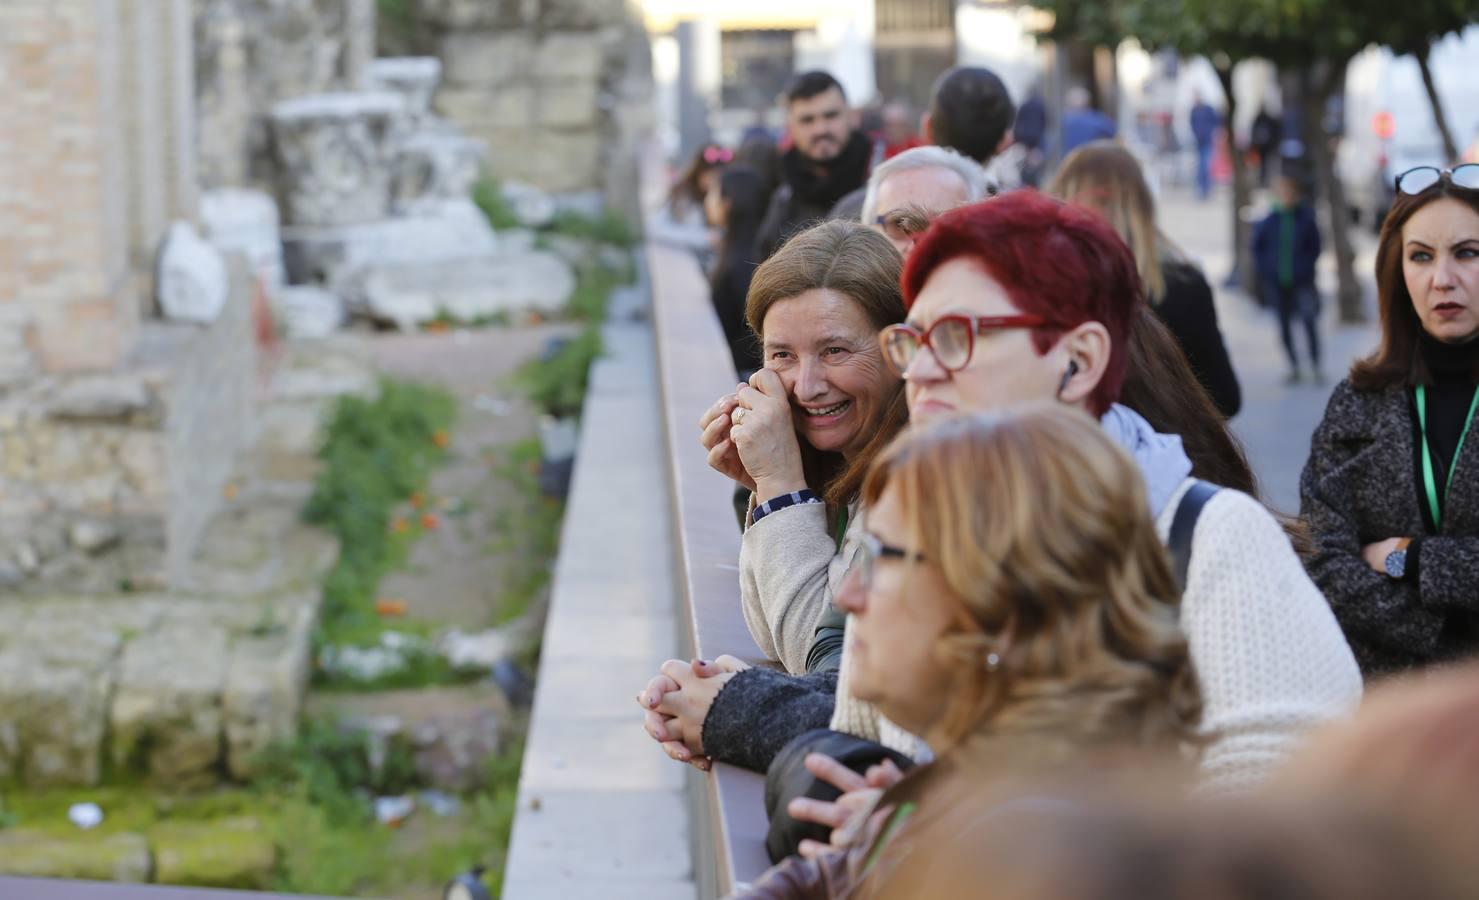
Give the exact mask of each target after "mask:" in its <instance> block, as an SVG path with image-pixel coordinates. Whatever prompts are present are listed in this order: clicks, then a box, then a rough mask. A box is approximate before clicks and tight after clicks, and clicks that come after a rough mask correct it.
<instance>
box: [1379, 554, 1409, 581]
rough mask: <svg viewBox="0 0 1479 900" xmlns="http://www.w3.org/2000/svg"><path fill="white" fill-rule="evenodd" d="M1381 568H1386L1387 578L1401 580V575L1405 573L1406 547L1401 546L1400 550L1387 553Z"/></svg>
mask: <svg viewBox="0 0 1479 900" xmlns="http://www.w3.org/2000/svg"><path fill="white" fill-rule="evenodd" d="M1382 568H1384V569H1386V570H1387V577H1388V578H1391V579H1394V580H1397V581H1400V580H1402V576H1403V575H1406V574H1407V548H1406V547H1403V548H1402V549H1401V550H1393V551H1392V552H1391V553H1388V554H1387V560H1386V562H1385V563H1384V564H1383V565H1382Z"/></svg>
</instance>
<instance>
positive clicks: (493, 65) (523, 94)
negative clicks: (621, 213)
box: [415, 0, 652, 212]
mask: <svg viewBox="0 0 1479 900" xmlns="http://www.w3.org/2000/svg"><path fill="white" fill-rule="evenodd" d="M415 13H416V16H417V20H416V22H415V40H416V42H417V43H418V44H420V45H421V49H422V51H423V52H428V53H431V54H433V55H435V56H438V57H439V58H440V59H441V60H442V64H443V82H442V87H441V89H440V91H439V92H438V93H437V97H436V108H437V111H438V112H440V113H441V114H442V115H445V116H446V117H448V118H449V119H452V120H453V121H454V122H456V123H458V124H459V125H461V126H462V127H463V128H465V129H466V130H467V131H468V133H469V134H471V135H472V136H473V137H476V138H480V139H482V140H484V141H486V142H487V144H488V148H489V151H490V157H489V160H490V163H491V166H490V167H491V169H492V172H493V174H494V175H496V176H497V177H498V178H500V179H505V180H511V181H523V182H528V183H530V184H534V185H536V186H538V187H541V188H543V189H545V190H548V191H555V192H562V193H563V192H575V191H599V192H602V193H603V194H604V195H605V196H606V199H607V202H608V204H611V205H614V206H615V207H616V208H617V209H621V210H631V211H633V212H634V211H635V203H636V197H635V187H636V183H637V178H636V167H635V154H636V146H637V143H638V141H639V140H640V137H641V136H642V135H644V134H645V133H646V132H647V131H649V130H650V128H651V123H652V110H651V94H652V73H651V55H650V50H649V48H648V43H647V35H646V32H645V30H644V29H643V26H642V23H641V19H640V16H639V15H638V14H637V13H636V11H635V10H634V9H632V8H631V7H630V6H629V5H627V4H626V3H625V2H624V0H419V2H418V3H417V4H415Z"/></svg>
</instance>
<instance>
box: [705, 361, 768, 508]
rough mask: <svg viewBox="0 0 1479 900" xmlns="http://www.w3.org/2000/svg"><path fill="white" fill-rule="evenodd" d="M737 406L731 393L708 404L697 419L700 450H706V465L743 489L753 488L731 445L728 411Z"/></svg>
mask: <svg viewBox="0 0 1479 900" xmlns="http://www.w3.org/2000/svg"><path fill="white" fill-rule="evenodd" d="M740 387H744V385H740ZM736 390H737V389H736ZM738 405H739V400H738V398H737V397H736V396H735V395H734V394H725V395H724V396H723V397H720V398H719V400H718V402H716V403H715V404H714V405H713V406H711V407H709V408H708V409H707V410H706V411H705V412H704V414H703V417H702V418H700V419H699V420H698V427H699V429H700V431H702V432H703V434H702V435H701V436H700V438H699V440H700V441H701V442H702V443H703V445H704V449H705V450H707V451H709V468H711V469H713V470H714V471H716V472H718V473H719V474H721V475H723V476H724V477H726V478H728V479H730V480H731V481H735V482H738V483H739V484H740V486H741V487H743V488H745V489H746V490H748V491H754V490H755V479H753V478H751V477H750V473H749V472H746V471H745V464H744V463H742V462H740V455H739V450H738V449H737V448H736V447H735V446H734V440H733V438H732V436H731V434H730V429H731V428H733V426H734V423H733V422H732V421H731V420H730V414H731V413H733V412H734V410H735V408H736V407H737V406H738Z"/></svg>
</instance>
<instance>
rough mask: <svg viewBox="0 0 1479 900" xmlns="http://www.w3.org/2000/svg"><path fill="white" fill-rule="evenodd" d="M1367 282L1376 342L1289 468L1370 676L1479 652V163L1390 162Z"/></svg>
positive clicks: (1320, 574)
mask: <svg viewBox="0 0 1479 900" xmlns="http://www.w3.org/2000/svg"><path fill="white" fill-rule="evenodd" d="M1376 288H1377V295H1378V298H1379V303H1380V309H1381V326H1382V335H1381V347H1380V349H1378V350H1377V351H1376V352H1375V353H1373V354H1372V355H1371V356H1369V357H1367V358H1366V359H1363V360H1361V361H1359V362H1357V363H1356V364H1355V365H1354V366H1352V367H1351V373H1350V377H1349V378H1347V379H1346V380H1345V381H1342V382H1341V383H1340V384H1339V385H1337V386H1336V388H1335V392H1334V394H1333V395H1332V396H1331V398H1330V403H1329V406H1328V407H1327V408H1326V410H1325V418H1324V419H1323V420H1322V421H1321V422H1320V426H1319V428H1317V429H1316V430H1315V434H1314V438H1313V441H1312V446H1311V448H1310V457H1309V462H1308V463H1306V464H1305V467H1304V473H1303V475H1302V476H1301V477H1300V480H1299V495H1300V512H1301V513H1302V515H1303V516H1304V518H1305V520H1306V521H1307V522H1308V523H1309V527H1310V531H1311V533H1312V537H1313V539H1314V543H1315V548H1314V552H1313V554H1312V555H1311V556H1310V557H1309V559H1308V560H1307V561H1306V565H1307V567H1308V569H1309V572H1310V576H1311V577H1312V578H1314V580H1315V582H1316V583H1317V584H1319V586H1320V588H1321V590H1323V591H1324V592H1325V596H1326V597H1327V598H1329V600H1330V606H1331V608H1332V609H1333V610H1334V611H1335V616H1336V619H1337V620H1338V621H1339V622H1340V624H1341V627H1342V628H1343V629H1344V630H1345V634H1346V638H1347V639H1348V640H1349V641H1350V644H1351V647H1352V648H1353V649H1354V651H1355V653H1356V659H1357V660H1358V661H1359V662H1360V664H1361V668H1362V670H1363V671H1364V672H1365V673H1366V675H1367V676H1368V677H1370V676H1373V675H1380V674H1384V673H1388V672H1397V671H1401V670H1403V669H1411V668H1416V667H1420V666H1427V665H1432V664H1436V663H1441V662H1447V661H1450V660H1454V659H1457V658H1460V657H1464V656H1469V655H1472V654H1474V653H1475V652H1476V651H1479V437H1475V436H1474V435H1471V434H1469V432H1470V430H1471V426H1472V425H1473V423H1474V418H1475V413H1476V410H1479V166H1476V165H1467V166H1459V167H1458V168H1457V169H1455V170H1453V172H1452V173H1451V174H1450V173H1446V172H1440V171H1439V170H1438V169H1435V168H1432V167H1422V168H1418V169H1413V170H1410V171H1408V172H1406V173H1404V174H1403V175H1401V176H1398V178H1397V197H1396V200H1395V201H1394V202H1393V204H1392V209H1391V212H1390V213H1388V215H1387V218H1386V221H1385V223H1384V224H1383V225H1382V231H1381V239H1380V243H1379V244H1378V247H1377V252H1376Z"/></svg>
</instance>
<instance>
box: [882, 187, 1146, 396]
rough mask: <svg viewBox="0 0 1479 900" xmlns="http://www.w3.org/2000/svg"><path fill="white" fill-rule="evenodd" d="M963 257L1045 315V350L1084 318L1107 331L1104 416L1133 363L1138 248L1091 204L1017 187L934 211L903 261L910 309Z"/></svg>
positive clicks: (1029, 309)
mask: <svg viewBox="0 0 1479 900" xmlns="http://www.w3.org/2000/svg"><path fill="white" fill-rule="evenodd" d="M957 257H967V258H969V259H972V260H975V261H976V262H977V263H979V264H981V266H983V267H984V268H985V269H986V271H987V273H988V274H990V275H991V277H992V278H994V279H996V280H997V281H998V282H1000V283H1001V286H1002V287H1003V288H1004V289H1005V290H1006V292H1007V296H1008V297H1010V298H1011V301H1012V305H1013V306H1015V307H1017V309H1019V310H1021V311H1022V312H1024V313H1027V314H1030V315H1038V316H1042V317H1043V318H1044V319H1046V320H1047V321H1048V323H1049V324H1048V325H1047V327H1044V328H1037V329H1033V334H1032V338H1033V344H1034V346H1036V348H1037V352H1038V353H1039V354H1044V353H1047V352H1048V350H1049V349H1051V348H1052V346H1053V345H1054V344H1055V343H1057V341H1058V338H1059V337H1061V336H1062V334H1063V332H1065V331H1068V330H1070V329H1073V328H1077V327H1078V326H1079V325H1082V324H1083V323H1085V322H1098V323H1100V324H1101V325H1103V326H1104V327H1105V329H1106V330H1108V331H1109V347H1110V349H1109V365H1108V367H1107V368H1106V369H1105V372H1104V378H1103V379H1102V380H1101V381H1100V382H1099V384H1098V385H1097V386H1096V387H1095V388H1094V392H1093V393H1092V394H1090V395H1089V408H1090V410H1091V411H1092V412H1093V413H1094V414H1095V415H1103V414H1104V413H1105V411H1106V410H1108V409H1109V407H1110V404H1112V403H1114V402H1115V401H1116V400H1118V399H1119V395H1120V388H1121V386H1123V384H1124V382H1125V369H1126V367H1127V365H1128V363H1129V346H1130V332H1131V326H1132V325H1133V323H1134V322H1135V317H1136V316H1138V315H1139V314H1140V307H1141V305H1142V304H1143V303H1144V302H1145V301H1144V296H1145V295H1144V292H1143V291H1142V290H1141V287H1140V275H1139V272H1138V270H1137V269H1136V268H1135V256H1134V254H1132V253H1131V252H1130V248H1129V247H1126V246H1125V242H1124V241H1122V240H1121V239H1120V237H1119V235H1118V234H1115V232H1114V229H1113V228H1111V227H1110V226H1109V225H1108V224H1106V223H1105V222H1104V220H1102V219H1100V218H1099V217H1098V216H1096V215H1094V214H1093V213H1091V212H1087V211H1085V210H1082V209H1079V208H1077V207H1074V206H1071V205H1069V204H1066V203H1062V202H1060V201H1057V200H1053V199H1050V198H1048V197H1045V196H1043V195H1042V194H1039V193H1038V192H1037V191H1034V190H1019V191H1012V192H1011V193H1008V194H1004V195H1002V196H1000V197H996V198H994V199H990V200H983V201H981V202H980V203H974V204H971V205H970V206H963V207H961V208H959V209H955V210H951V211H950V212H948V213H945V214H944V215H942V216H940V217H939V218H937V219H935V222H934V224H933V225H932V226H930V229H929V231H927V232H925V234H924V236H923V237H921V238H920V239H919V241H918V242H917V243H916V244H915V245H914V249H913V250H912V251H911V252H910V253H909V258H908V260H907V261H906V263H905V265H904V275H903V285H902V286H903V290H904V306H905V308H909V307H912V306H913V305H914V298H915V297H917V296H918V295H919V292H920V291H921V290H922V289H923V288H924V285H925V282H927V281H929V277H930V275H931V274H932V273H933V272H934V271H935V269H936V268H938V267H940V266H941V265H944V264H945V263H947V262H949V261H950V260H952V259H956V258H957Z"/></svg>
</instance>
